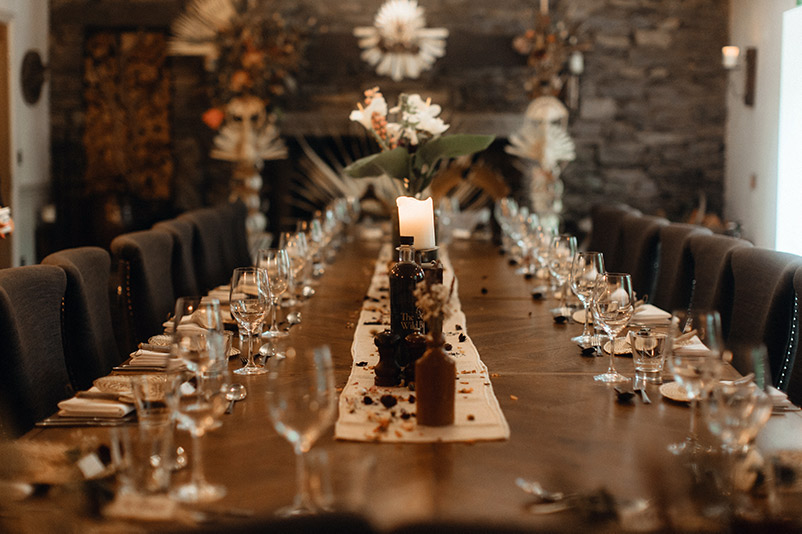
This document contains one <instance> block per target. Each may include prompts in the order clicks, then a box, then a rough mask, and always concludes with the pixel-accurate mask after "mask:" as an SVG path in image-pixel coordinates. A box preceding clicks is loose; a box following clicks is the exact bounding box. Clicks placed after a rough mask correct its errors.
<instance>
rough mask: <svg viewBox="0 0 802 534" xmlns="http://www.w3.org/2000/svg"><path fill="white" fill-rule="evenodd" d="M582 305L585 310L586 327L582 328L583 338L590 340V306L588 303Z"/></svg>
mask: <svg viewBox="0 0 802 534" xmlns="http://www.w3.org/2000/svg"><path fill="white" fill-rule="evenodd" d="M582 304H583V305H584V308H585V326H584V327H583V328H582V337H583V338H584V339H588V338H590V314H589V313H588V310H589V309H590V305H589V303H588V302H583V303H582Z"/></svg>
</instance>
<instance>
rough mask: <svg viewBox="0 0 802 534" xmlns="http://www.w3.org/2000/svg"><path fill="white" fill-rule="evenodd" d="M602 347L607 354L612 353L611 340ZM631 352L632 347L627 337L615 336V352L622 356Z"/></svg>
mask: <svg viewBox="0 0 802 534" xmlns="http://www.w3.org/2000/svg"><path fill="white" fill-rule="evenodd" d="M602 348H603V349H604V352H606V353H607V354H610V342H609V341H608V342H607V343H605V344H604V346H603V347H602ZM631 353H632V349H631V348H630V346H629V341H627V338H625V337H617V338H615V354H616V355H617V356H619V355H620V356H622V355H624V354H631Z"/></svg>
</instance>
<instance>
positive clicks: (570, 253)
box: [548, 234, 576, 315]
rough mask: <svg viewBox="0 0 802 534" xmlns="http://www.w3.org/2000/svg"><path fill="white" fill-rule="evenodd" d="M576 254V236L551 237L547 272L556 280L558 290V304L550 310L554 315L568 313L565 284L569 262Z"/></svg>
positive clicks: (569, 273) (569, 266)
mask: <svg viewBox="0 0 802 534" xmlns="http://www.w3.org/2000/svg"><path fill="white" fill-rule="evenodd" d="M574 254H576V237H574V236H572V235H568V234H560V235H556V236H554V237H552V238H551V243H550V244H549V258H548V265H549V273H550V274H551V276H552V277H553V278H554V281H555V282H557V287H558V289H559V291H560V306H559V307H558V308H554V309H553V310H551V313H553V314H554V315H570V314H571V309H570V308H568V307H567V306H566V300H565V299H566V294H565V285H566V282H568V278H569V276H570V275H571V262H572V261H573V259H574Z"/></svg>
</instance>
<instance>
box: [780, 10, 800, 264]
mask: <svg viewBox="0 0 802 534" xmlns="http://www.w3.org/2000/svg"><path fill="white" fill-rule="evenodd" d="M801 35H802V7H796V8H794V9H791V10H789V11H786V12H785V13H784V14H783V37H782V60H781V61H782V63H781V66H780V132H779V153H778V169H777V170H778V173H777V174H778V176H777V244H776V248H777V250H781V251H783V252H791V253H794V254H800V255H802V38H800V36H801Z"/></svg>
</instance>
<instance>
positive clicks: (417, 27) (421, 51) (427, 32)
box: [354, 0, 448, 81]
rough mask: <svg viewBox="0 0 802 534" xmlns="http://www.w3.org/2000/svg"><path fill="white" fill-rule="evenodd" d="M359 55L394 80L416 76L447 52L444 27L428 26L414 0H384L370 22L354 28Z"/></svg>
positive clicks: (379, 72)
mask: <svg viewBox="0 0 802 534" xmlns="http://www.w3.org/2000/svg"><path fill="white" fill-rule="evenodd" d="M354 36H355V37H356V38H358V39H359V46H360V48H362V49H363V52H362V56H361V57H362V59H363V60H365V61H366V62H367V63H369V64H370V65H371V66H373V67H376V73H377V74H380V75H382V76H390V77H391V78H392V79H393V80H395V81H400V80H403V79H404V78H412V79H417V78H418V77H419V76H420V74H421V72H423V71H425V70H428V69H430V68H431V67H432V65H434V62H435V61H436V60H437V58H440V57H443V56H444V55H445V53H446V38H447V37H448V30H447V29H446V28H427V27H426V19H425V17H424V11H423V8H422V7H420V6H418V2H417V0H387V2H385V3H384V4H383V5H382V6H381V8H379V11H378V12H377V13H376V18H375V19H374V24H373V26H360V27H357V28H354Z"/></svg>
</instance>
